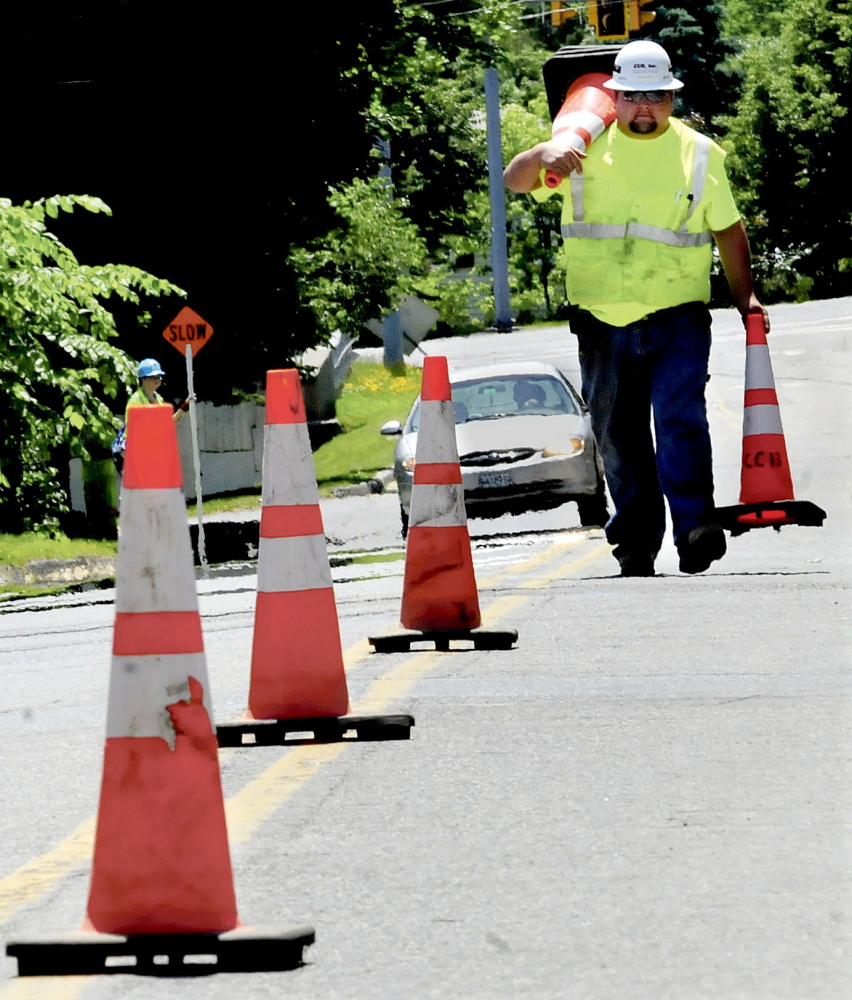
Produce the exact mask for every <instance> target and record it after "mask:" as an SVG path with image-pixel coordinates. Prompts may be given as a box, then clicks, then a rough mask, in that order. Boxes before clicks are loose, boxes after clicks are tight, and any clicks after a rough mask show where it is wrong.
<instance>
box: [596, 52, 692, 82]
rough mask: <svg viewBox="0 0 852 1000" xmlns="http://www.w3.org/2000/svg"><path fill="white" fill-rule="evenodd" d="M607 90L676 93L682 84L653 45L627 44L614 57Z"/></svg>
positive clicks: (664, 55)
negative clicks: (672, 91) (666, 91)
mask: <svg viewBox="0 0 852 1000" xmlns="http://www.w3.org/2000/svg"><path fill="white" fill-rule="evenodd" d="M604 86H605V87H608V88H609V89H610V90H680V88H681V87H682V86H683V84H682V83H681V82H680V80H675V78H674V77H673V76H672V61H671V59H669V56H668V53H667V52H666V50H665V49H664V48H663V47H662V45H657V43H656V42H630V43H629V44H627V45H625V46H624V48H623V49H622V50H621V51H620V52H619V53H618V55H617V56H616V57H615V68H614V69H613V73H612V79H611V80H606V81H605V82H604Z"/></svg>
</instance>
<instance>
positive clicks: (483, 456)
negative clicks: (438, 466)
mask: <svg viewBox="0 0 852 1000" xmlns="http://www.w3.org/2000/svg"><path fill="white" fill-rule="evenodd" d="M534 454H535V448H512V449H510V450H509V451H471V452H468V454H467V455H462V456H461V458H459V464H460V465H463V466H468V465H471V466H476V467H477V468H482V467H483V466H488V465H510V464H511V463H512V462H523V461H524V459H527V458H532V456H533V455H534Z"/></svg>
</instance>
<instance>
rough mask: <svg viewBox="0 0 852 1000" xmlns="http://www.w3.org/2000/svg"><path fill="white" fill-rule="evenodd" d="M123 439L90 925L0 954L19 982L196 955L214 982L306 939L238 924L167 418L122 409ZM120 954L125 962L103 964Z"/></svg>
mask: <svg viewBox="0 0 852 1000" xmlns="http://www.w3.org/2000/svg"><path fill="white" fill-rule="evenodd" d="M127 441H128V444H127V454H126V459H125V467H124V481H123V493H122V503H121V530H120V537H119V548H118V560H117V565H116V597H115V606H116V614H115V626H114V631H113V655H112V672H111V677H110V687H109V706H108V711H107V738H106V746H105V751H104V767H103V779H102V784H101V795H100V805H99V808H98V821H97V830H96V835H95V850H94V858H93V862H92V879H91V887H90V892H89V902H88V908H87V917H86V920H85V922H84V925H83V928H81V931H80V932H78V933H76V934H66V935H60V936H59V937H47V938H35V939H29V940H23V941H16V942H11V943H10V944H9V945H8V946H7V953H8V954H10V955H14V956H16V957H17V959H18V966H19V974H20V975H47V974H50V975H61V974H68V973H103V972H110V971H113V972H127V971H133V972H137V973H144V972H151V973H153V972H155V971H158V972H159V973H160V974H163V973H165V974H178V975H179V974H185V972H186V970H185V969H184V968H183V966H184V964H185V963H186V962H187V961H188V962H189V963H190V964H191V963H192V956H193V955H197V954H205V955H208V956H209V955H210V954H213V955H215V956H216V969H217V970H218V971H226V970H227V971H251V970H255V969H268V968H270V967H275V968H282V969H283V968H292V967H294V966H295V965H298V964H299V963H300V962H301V957H302V949H303V947H304V946H305V945H307V944H310V943H312V941H313V939H314V933H313V930H312V928H305V927H300V928H296V929H295V930H293V931H281V930H278V929H275V928H263V929H262V930H261V929H259V930H254V929H252V928H244V927H241V926H240V924H239V919H238V917H237V907H236V899H235V895H234V883H233V876H232V871H231V861H230V853H229V849H228V838H227V830H226V826H225V809H224V802H223V798H222V786H221V780H220V775H219V761H218V747H217V742H216V736H215V733H214V731H213V725H212V721H211V720H212V704H211V698H210V685H209V683H208V679H207V666H206V659H205V654H204V642H203V638H202V633H201V618H200V615H199V612H198V598H197V593H196V587H195V571H194V566H193V558H192V548H191V543H190V536H189V528H188V525H187V520H186V504H185V501H184V498H183V495H182V493H181V470H180V459H179V456H178V449H177V437H176V434H175V429H174V423H173V420H172V413H171V407H165V406H162V407H161V406H138V407H137V406H134V407H131V408H130V411H129V418H128V433H127ZM117 956H124V957H125V959H127V961H126V962H124V963H117V964H116V963H113V964H111V965H109V964H107V963H108V960H109V959H115V958H116V957H117ZM155 958H156V961H155ZM131 959H132V961H130V960H131ZM155 965H156V966H157V969H156V970H155ZM128 966H130V967H128ZM207 971H210V968H209V966H208V967H207Z"/></svg>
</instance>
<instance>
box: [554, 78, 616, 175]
mask: <svg viewBox="0 0 852 1000" xmlns="http://www.w3.org/2000/svg"><path fill="white" fill-rule="evenodd" d="M610 79H611V76H610V75H609V74H607V73H584V74H583V75H582V76H581V77H578V78H577V79H576V80H575V81H574V82H573V83H572V84H571V86H570V87H569V88H568V93H567V94H566V95H565V102H564V103H563V105H562V107H561V108H560V109H559V113H558V114H557V115H556V117H555V118H554V119H553V127H552V129H551V137H550V138H551V142H554V143H556V144H558V145H559V146H561V147H562V148H563V149H565V150H568V149H576V150H579V151H580V152H581V153H585V152H586V150H587V149H588V148H589V146H591V144H592V143H593V142H594V141H595V139H597V137H598V136H599V135H601V134H602V132H603V131H604V129H606V128H608V127H609V126H610V125H611V124H612V123H613V122H614V121H615V101H614V99H613V92H612V91H611V90H607V88H606V87H604V85H603V84H604V82H605V81H606V80H610ZM544 183H545V184H546V185H547V187H549V188H555V187H559V185H560V184H561V183H562V178H561V177H560V176H559V174H556V173H554V172H553V171H552V170H547V171H545V174H544Z"/></svg>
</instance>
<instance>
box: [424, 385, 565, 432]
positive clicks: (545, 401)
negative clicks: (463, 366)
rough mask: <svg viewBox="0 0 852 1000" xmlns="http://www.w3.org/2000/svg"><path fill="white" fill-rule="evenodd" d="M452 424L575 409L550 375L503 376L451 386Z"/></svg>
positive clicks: (551, 414) (563, 390) (562, 387)
mask: <svg viewBox="0 0 852 1000" xmlns="http://www.w3.org/2000/svg"><path fill="white" fill-rule="evenodd" d="M453 406H454V409H455V415H456V423H457V424H466V423H470V422H471V421H474V420H496V419H497V418H498V417H522V416H553V415H557V414H566V413H570V414H577V413H579V412H580V411H579V408H578V406H577V404H576V402H575V401H574V399H573V398H572V396H571V394H570V392H569V391H568V389H567V388H566V387H565V385H564V384H563V383H562V382H560V381H559V379H556V378H553V376H551V375H504V376H501V377H498V378H480V379H471V380H470V381H469V382H454V383H453ZM419 411H420V407H419V405H418V406H416V407H415V408H414V410H413V411H412V414H411V419H410V421H409V430H411V431H416V430H417V426H418V424H419V416H420V412H419Z"/></svg>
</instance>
